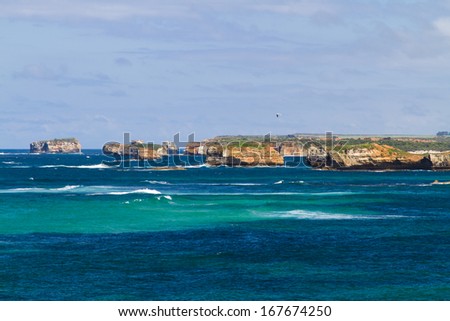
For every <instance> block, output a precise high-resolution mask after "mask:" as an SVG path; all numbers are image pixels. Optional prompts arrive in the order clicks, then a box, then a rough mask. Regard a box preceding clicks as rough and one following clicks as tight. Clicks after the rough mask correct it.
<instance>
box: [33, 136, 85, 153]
mask: <svg viewBox="0 0 450 321" xmlns="http://www.w3.org/2000/svg"><path fill="white" fill-rule="evenodd" d="M80 152H81V144H80V142H79V141H78V139H76V138H55V139H52V140H40V141H36V142H32V143H31V144H30V153H37V154H74V153H80Z"/></svg>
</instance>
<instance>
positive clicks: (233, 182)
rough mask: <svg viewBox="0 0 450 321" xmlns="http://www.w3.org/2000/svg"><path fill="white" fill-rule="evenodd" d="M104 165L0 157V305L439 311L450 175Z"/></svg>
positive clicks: (92, 158)
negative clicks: (232, 304) (190, 304)
mask: <svg viewBox="0 0 450 321" xmlns="http://www.w3.org/2000/svg"><path fill="white" fill-rule="evenodd" d="M104 159H105V157H104V156H102V155H101V154H100V152H99V151H87V152H85V154H82V155H29V154H26V153H22V152H20V151H1V152H0V299H2V300H449V299H450V285H449V284H450V262H449V260H448V253H450V199H449V196H450V186H449V185H431V182H432V181H434V180H435V179H438V180H442V181H450V172H428V171H409V172H408V171H404V172H329V171H314V170H309V169H305V168H247V169H246V168H224V167H221V168H208V167H200V168H188V169H187V170H184V171H157V170H151V169H139V168H130V169H120V168H110V167H107V166H104V165H102V163H101V162H102V160H104Z"/></svg>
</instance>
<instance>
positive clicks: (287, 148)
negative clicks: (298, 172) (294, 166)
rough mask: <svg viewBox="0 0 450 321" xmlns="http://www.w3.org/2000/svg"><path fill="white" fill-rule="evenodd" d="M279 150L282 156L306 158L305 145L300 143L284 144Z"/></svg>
mask: <svg viewBox="0 0 450 321" xmlns="http://www.w3.org/2000/svg"><path fill="white" fill-rule="evenodd" d="M279 149H280V154H281V155H282V156H305V155H304V154H305V151H304V148H303V145H302V144H301V143H299V142H283V143H281V144H280V147H279Z"/></svg>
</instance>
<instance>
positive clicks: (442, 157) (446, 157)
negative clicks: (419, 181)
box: [430, 152, 450, 169]
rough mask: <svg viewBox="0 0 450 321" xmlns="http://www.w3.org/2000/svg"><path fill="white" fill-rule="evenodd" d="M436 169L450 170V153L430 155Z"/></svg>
mask: <svg viewBox="0 0 450 321" xmlns="http://www.w3.org/2000/svg"><path fill="white" fill-rule="evenodd" d="M430 160H431V162H432V163H433V168H434V169H450V152H443V153H430Z"/></svg>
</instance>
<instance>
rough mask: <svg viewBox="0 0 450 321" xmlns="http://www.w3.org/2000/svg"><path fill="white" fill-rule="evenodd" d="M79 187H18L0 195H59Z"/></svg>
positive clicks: (0, 191) (5, 190)
mask: <svg viewBox="0 0 450 321" xmlns="http://www.w3.org/2000/svg"><path fill="white" fill-rule="evenodd" d="M79 187H80V185H66V186H64V187H58V188H42V187H19V188H11V189H4V190H0V193H59V192H66V191H70V190H73V189H76V188H79Z"/></svg>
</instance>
